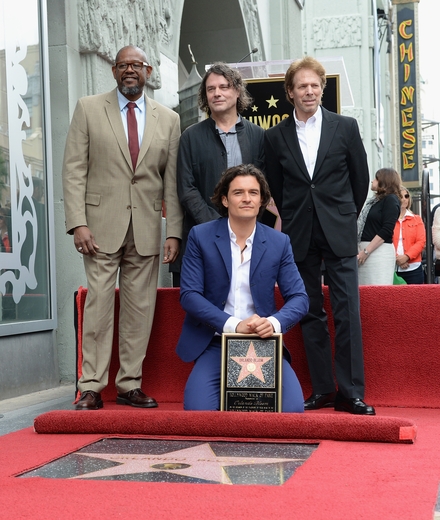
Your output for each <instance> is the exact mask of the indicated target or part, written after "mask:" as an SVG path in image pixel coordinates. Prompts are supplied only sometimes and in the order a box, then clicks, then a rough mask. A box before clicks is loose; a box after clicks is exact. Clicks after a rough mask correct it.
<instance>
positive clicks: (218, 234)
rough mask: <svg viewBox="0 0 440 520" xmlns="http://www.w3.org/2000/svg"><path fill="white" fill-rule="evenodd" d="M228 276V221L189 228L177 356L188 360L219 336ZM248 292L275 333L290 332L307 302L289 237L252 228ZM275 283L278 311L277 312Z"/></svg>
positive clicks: (224, 317)
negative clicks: (280, 300)
mask: <svg viewBox="0 0 440 520" xmlns="http://www.w3.org/2000/svg"><path fill="white" fill-rule="evenodd" d="M231 275H232V256H231V243H230V238H229V229H228V219H227V218H220V219H218V220H214V221H212V222H207V223H206V224H201V225H199V226H195V227H193V228H192V230H191V232H190V234H189V237H188V246H187V250H186V253H185V255H184V257H183V264H182V275H181V284H180V303H181V305H182V307H183V309H184V310H185V311H186V313H187V314H186V317H185V321H184V323H183V328H182V333H181V335H180V338H179V342H178V344H177V354H178V355H179V356H180V358H181V359H183V361H193V360H194V359H196V358H197V357H198V356H199V355H200V354H201V353H202V352H203V351H204V350H205V348H206V347H207V346H208V345H209V343H210V341H211V340H212V338H213V336H214V334H215V333H216V332H217V333H219V334H221V333H222V332H223V326H224V324H225V323H226V321H227V319H228V318H229V317H230V315H229V314H227V313H226V312H224V310H223V309H224V308H225V305H226V300H227V297H228V293H229V288H230V284H231ZM249 276H250V289H251V293H252V299H253V302H254V305H255V312H256V313H257V314H258V315H259V316H263V317H268V316H274V317H275V318H276V319H277V320H278V321H279V322H280V324H281V332H283V333H284V332H287V331H288V330H290V329H291V328H292V327H294V326H295V325H296V324H297V323H298V322H299V321H300V320H301V318H303V316H305V315H306V313H307V311H308V308H309V298H308V296H307V293H306V291H305V288H304V284H303V281H302V278H301V276H300V275H299V273H298V269H297V267H296V264H295V262H294V259H293V254H292V247H291V245H290V240H289V237H288V236H286V235H285V234H284V233H280V232H279V231H275V230H274V229H271V228H269V227H267V226H265V225H264V224H260V223H257V229H256V231H255V236H254V242H253V245H252V258H251V266H250V273H249ZM276 282H277V283H278V286H279V288H280V291H281V294H282V296H283V298H284V306H283V307H282V308H281V309H280V310H277V308H276V305H275V295H274V288H275V283H276Z"/></svg>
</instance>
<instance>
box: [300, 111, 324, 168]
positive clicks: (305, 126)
mask: <svg viewBox="0 0 440 520" xmlns="http://www.w3.org/2000/svg"><path fill="white" fill-rule="evenodd" d="M293 117H294V119H295V124H296V133H297V135H298V141H299V146H300V148H301V152H302V154H303V157H304V162H305V163H306V166H307V171H308V172H309V175H310V178H313V172H314V170H315V165H316V157H317V155H318V148H319V141H320V140H321V128H322V110H321V107H318V110H317V111H316V112H315V113H314V115H313V116H312V117H309V119H307V121H306V122H305V123H304V122H303V121H299V120H298V119H297V118H296V113H295V110H294V111H293Z"/></svg>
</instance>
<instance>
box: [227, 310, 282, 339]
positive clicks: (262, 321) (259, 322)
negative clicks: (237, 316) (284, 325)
mask: <svg viewBox="0 0 440 520" xmlns="http://www.w3.org/2000/svg"><path fill="white" fill-rule="evenodd" d="M236 332H239V333H240V334H258V335H259V336H260V338H269V337H270V336H272V335H273V333H274V330H273V326H272V323H271V322H270V321H269V320H268V319H267V318H260V316H258V314H253V315H252V316H250V317H249V318H246V319H245V320H242V321H240V323H239V324H238V325H237V328H236Z"/></svg>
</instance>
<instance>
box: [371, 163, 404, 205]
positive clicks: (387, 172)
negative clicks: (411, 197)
mask: <svg viewBox="0 0 440 520" xmlns="http://www.w3.org/2000/svg"><path fill="white" fill-rule="evenodd" d="M375 177H376V179H377V183H378V184H377V191H376V196H377V197H378V198H379V199H383V198H384V197H386V196H387V195H391V194H393V193H394V195H397V198H398V199H399V201H400V200H402V193H401V191H400V186H401V184H402V179H401V178H400V175H399V174H398V173H397V172H396V170H394V168H381V169H380V170H377V172H376V175H375Z"/></svg>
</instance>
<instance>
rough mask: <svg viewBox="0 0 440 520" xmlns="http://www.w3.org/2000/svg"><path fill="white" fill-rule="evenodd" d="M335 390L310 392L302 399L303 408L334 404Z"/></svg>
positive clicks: (316, 407)
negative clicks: (319, 392) (310, 393)
mask: <svg viewBox="0 0 440 520" xmlns="http://www.w3.org/2000/svg"><path fill="white" fill-rule="evenodd" d="M335 397H336V392H330V393H329V394H312V395H311V396H310V397H309V398H308V399H306V400H305V401H304V410H319V409H320V408H326V407H327V406H334V404H335Z"/></svg>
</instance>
